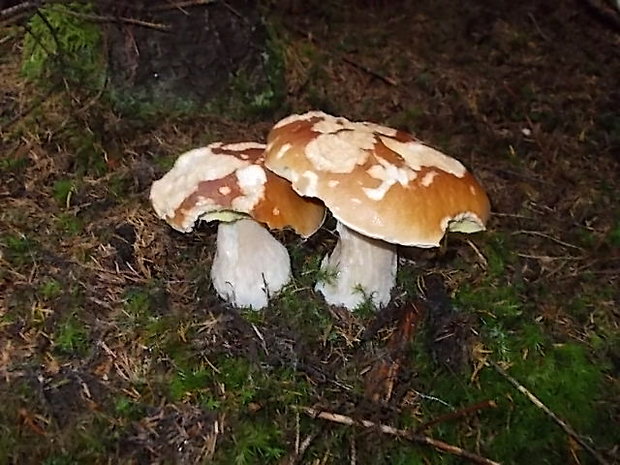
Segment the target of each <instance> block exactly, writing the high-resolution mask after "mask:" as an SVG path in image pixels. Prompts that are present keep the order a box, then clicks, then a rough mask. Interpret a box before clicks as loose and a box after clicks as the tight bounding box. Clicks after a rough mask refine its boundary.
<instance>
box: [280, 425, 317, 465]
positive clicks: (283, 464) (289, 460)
mask: <svg viewBox="0 0 620 465" xmlns="http://www.w3.org/2000/svg"><path fill="white" fill-rule="evenodd" d="M316 436H317V435H316V433H313V434H309V435H308V436H306V437H305V438H304V440H303V441H301V443H300V444H299V448H297V447H295V449H296V450H294V451H293V452H291V453H290V454H289V455H287V456H286V457H284V458H283V459H282V460H281V461H280V462H279V465H297V464H298V463H299V462H300V461H301V459H302V458H303V456H304V453H305V452H306V449H308V447H309V446H310V444H311V443H312V441H313V440H314V438H316Z"/></svg>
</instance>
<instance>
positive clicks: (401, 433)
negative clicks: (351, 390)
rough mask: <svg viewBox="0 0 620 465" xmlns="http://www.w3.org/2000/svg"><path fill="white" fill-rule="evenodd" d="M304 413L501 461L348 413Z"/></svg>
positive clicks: (484, 462)
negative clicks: (356, 417) (350, 415)
mask: <svg viewBox="0 0 620 465" xmlns="http://www.w3.org/2000/svg"><path fill="white" fill-rule="evenodd" d="M303 411H304V413H306V415H308V416H310V417H312V418H320V419H322V420H327V421H331V422H333V423H339V424H341V425H348V426H355V425H358V426H363V427H364V428H369V429H370V428H372V429H377V430H378V431H380V432H381V433H383V434H389V435H390V436H396V437H398V438H402V439H406V440H408V441H411V442H415V443H417V444H426V445H427V446H431V447H433V448H435V449H437V450H439V451H441V452H445V453H447V454H452V455H455V456H457V457H462V458H464V459H467V460H469V461H471V462H473V463H477V464H481V465H499V462H494V461H493V460H490V459H487V458H486V457H482V456H480V455H478V454H474V453H473V452H469V451H466V450H464V449H461V448H460V447H457V446H453V445H452V444H448V443H446V442H443V441H440V440H438V439H433V438H431V437H430V436H425V435H423V434H418V433H414V432H412V431H408V430H404V429H398V428H394V427H393V426H388V425H382V424H378V423H374V422H372V421H370V420H359V421H356V420H354V419H353V418H351V417H348V416H346V415H341V414H338V413H333V412H325V411H321V410H317V409H313V408H308V407H304V408H303Z"/></svg>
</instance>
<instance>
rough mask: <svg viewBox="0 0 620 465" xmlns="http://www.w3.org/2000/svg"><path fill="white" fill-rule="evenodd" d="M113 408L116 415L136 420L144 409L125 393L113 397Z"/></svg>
mask: <svg viewBox="0 0 620 465" xmlns="http://www.w3.org/2000/svg"><path fill="white" fill-rule="evenodd" d="M113 409H114V413H116V415H118V416H120V417H122V418H125V419H128V420H138V419H139V418H140V417H141V416H142V415H143V414H144V410H145V409H144V406H142V405H141V404H139V403H138V402H136V401H134V400H133V399H131V398H129V397H127V396H125V395H119V396H117V397H115V398H114V401H113Z"/></svg>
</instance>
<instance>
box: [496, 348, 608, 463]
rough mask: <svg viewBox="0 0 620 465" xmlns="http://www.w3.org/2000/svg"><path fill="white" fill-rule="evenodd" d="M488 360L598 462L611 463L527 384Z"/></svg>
mask: <svg viewBox="0 0 620 465" xmlns="http://www.w3.org/2000/svg"><path fill="white" fill-rule="evenodd" d="M488 362H489V363H490V365H491V366H492V367H493V369H494V370H495V371H497V372H498V373H499V374H500V375H502V376H503V377H504V378H505V379H506V380H507V381H508V382H509V383H510V384H512V385H513V386H514V387H515V388H516V389H517V391H519V392H520V393H521V394H523V395H524V396H525V397H527V398H528V399H529V400H530V402H532V403H533V404H534V405H535V406H536V407H538V408H539V409H541V410H542V411H543V412H545V413H546V414H547V415H548V416H549V417H550V418H551V419H552V420H553V421H554V422H556V423H557V424H558V425H559V426H560V428H562V429H563V430H564V431H565V432H566V434H568V435H569V436H570V437H571V438H573V439H574V440H575V441H576V442H577V443H578V444H579V445H580V446H581V447H583V448H584V449H585V450H587V451H588V452H589V453H590V454H591V455H592V457H594V458H595V459H596V461H597V462H598V463H600V464H601V465H609V462H607V460H605V459H604V458H603V457H601V455H600V454H599V453H598V452H597V451H596V450H594V449H593V448H592V446H590V444H588V443H587V442H586V441H585V440H584V439H583V438H582V437H581V436H580V435H579V434H577V432H576V431H575V430H574V429H573V427H572V426H571V425H569V424H568V423H566V422H565V421H564V420H562V419H561V418H560V417H558V416H557V415H556V414H555V413H554V412H553V411H552V410H551V409H550V408H549V407H547V406H546V405H545V404H543V403H542V401H541V400H540V399H539V398H538V397H536V396H535V395H534V394H532V393H531V392H530V391H528V390H527V388H526V387H525V386H523V385H522V384H521V383H519V381H517V380H516V379H515V378H513V377H512V376H510V375H509V374H508V373H507V372H506V370H504V369H503V368H502V367H500V366H499V365H498V364H497V363H495V362H494V361H493V360H489V361H488Z"/></svg>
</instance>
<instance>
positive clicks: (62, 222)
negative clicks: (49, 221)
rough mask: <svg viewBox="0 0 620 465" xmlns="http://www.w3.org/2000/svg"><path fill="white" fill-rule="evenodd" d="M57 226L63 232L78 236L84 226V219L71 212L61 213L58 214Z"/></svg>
mask: <svg viewBox="0 0 620 465" xmlns="http://www.w3.org/2000/svg"><path fill="white" fill-rule="evenodd" d="M56 226H57V227H58V229H59V231H60V232H61V233H63V234H67V235H70V236H77V235H78V234H80V233H81V232H82V229H83V227H84V225H83V223H82V220H80V219H79V218H77V217H76V216H74V215H72V214H69V213H61V214H59V215H57V216H56Z"/></svg>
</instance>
